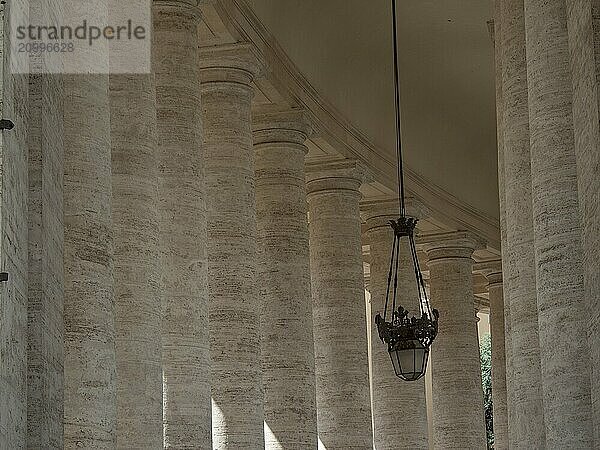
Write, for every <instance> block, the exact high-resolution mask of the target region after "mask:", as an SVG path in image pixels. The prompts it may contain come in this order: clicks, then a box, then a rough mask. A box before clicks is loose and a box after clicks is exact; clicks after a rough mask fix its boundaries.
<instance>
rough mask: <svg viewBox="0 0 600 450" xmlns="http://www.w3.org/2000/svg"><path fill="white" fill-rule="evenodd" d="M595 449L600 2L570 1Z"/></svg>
mask: <svg viewBox="0 0 600 450" xmlns="http://www.w3.org/2000/svg"><path fill="white" fill-rule="evenodd" d="M567 11H568V20H569V22H568V24H569V47H570V52H571V72H572V79H573V123H574V130H575V155H576V160H577V181H578V187H579V210H580V216H581V236H582V244H583V268H584V287H585V297H586V299H587V300H588V302H589V306H588V308H589V309H588V310H589V311H590V313H591V314H590V316H589V347H590V356H591V359H590V360H591V364H592V366H591V370H592V376H591V380H592V407H593V422H594V437H595V439H594V441H595V448H600V269H599V268H600V176H599V175H598V174H599V173H600V149H599V146H600V130H599V114H598V109H599V105H598V102H599V101H600V96H599V95H598V82H599V80H600V2H599V1H598V0H579V1H573V0H569V1H567Z"/></svg>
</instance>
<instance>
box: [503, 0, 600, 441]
mask: <svg viewBox="0 0 600 450" xmlns="http://www.w3.org/2000/svg"><path fill="white" fill-rule="evenodd" d="M525 25H526V28H525V29H526V33H527V78H528V83H529V122H530V142H531V178H532V201H533V224H534V247H535V263H536V277H537V305H538V323H539V338H540V353H541V368H542V380H543V393H544V420H545V425H546V442H547V446H548V447H549V448H591V447H592V434H593V431H592V420H591V398H590V377H589V350H588V345H587V324H588V317H587V308H586V303H585V299H584V291H583V266H582V247H581V233H580V216H579V205H578V195H577V168H576V163H575V149H574V136H573V109H572V106H573V105H572V82H571V73H570V70H569V49H568V40H567V12H566V5H565V2H564V1H563V0H525ZM512 313H513V311H512V310H511V314H512ZM513 322H514V316H513ZM513 337H514V333H513ZM513 345H514V344H513ZM530 419H531V418H529V420H530Z"/></svg>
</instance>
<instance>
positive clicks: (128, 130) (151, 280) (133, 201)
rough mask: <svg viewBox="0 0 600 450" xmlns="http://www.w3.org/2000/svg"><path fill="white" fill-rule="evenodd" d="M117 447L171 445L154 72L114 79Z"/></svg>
mask: <svg viewBox="0 0 600 450" xmlns="http://www.w3.org/2000/svg"><path fill="white" fill-rule="evenodd" d="M110 108H111V109H110V111H111V115H110V123H111V145H112V195H113V208H112V213H113V214H112V219H113V232H114V241H115V324H116V326H115V328H116V358H117V448H122V449H157V448H161V447H162V445H163V433H162V404H163V402H162V398H163V397H162V390H163V389H162V388H163V387H162V362H161V355H162V351H161V338H160V334H161V323H162V321H161V301H160V292H159V284H160V283H159V282H160V272H159V242H158V238H159V230H158V178H157V174H158V164H157V153H156V98H155V86H154V75H150V74H147V75H146V74H141V75H121V74H113V75H111V76H110Z"/></svg>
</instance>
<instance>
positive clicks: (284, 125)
mask: <svg viewBox="0 0 600 450" xmlns="http://www.w3.org/2000/svg"><path fill="white" fill-rule="evenodd" d="M252 132H253V134H254V145H260V144H270V143H276V142H286V143H290V144H297V145H302V146H304V143H305V142H306V140H307V139H308V138H309V136H310V135H311V134H312V124H311V121H310V118H309V117H308V114H307V113H306V111H304V110H302V109H288V110H284V111H272V110H265V109H259V110H257V111H255V112H254V113H253V117H252ZM305 150H306V148H305Z"/></svg>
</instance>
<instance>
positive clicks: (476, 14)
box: [248, 0, 499, 218]
mask: <svg viewBox="0 0 600 450" xmlns="http://www.w3.org/2000/svg"><path fill="white" fill-rule="evenodd" d="M248 1H249V3H250V5H251V6H252V7H253V9H254V11H255V13H256V14H257V16H258V17H259V18H260V20H261V21H262V23H263V24H264V25H265V26H266V27H267V28H268V29H269V31H270V32H271V33H272V34H273V35H274V37H275V38H276V39H277V41H278V43H279V44H280V45H281V47H282V48H283V49H284V50H285V52H286V53H287V54H288V56H289V57H290V58H291V59H292V61H293V62H294V63H295V64H296V66H297V67H298V69H299V70H300V71H301V72H302V74H303V75H304V76H305V77H306V78H307V80H308V81H309V82H310V83H311V85H312V86H313V87H314V88H315V89H316V90H317V91H318V92H319V94H320V95H321V96H322V97H323V98H324V99H326V100H327V101H328V102H329V103H331V104H332V105H333V106H334V107H335V108H336V109H337V110H338V111H340V113H341V114H342V115H343V116H344V117H346V118H347V119H348V120H349V121H350V122H351V123H352V124H353V125H354V126H355V127H357V128H358V129H359V130H360V131H361V132H362V133H363V134H364V135H365V136H367V137H368V138H369V139H370V140H371V142H372V143H373V144H375V145H376V146H378V147H380V148H382V149H384V150H385V151H386V152H389V154H390V158H392V157H393V156H392V155H393V154H394V141H395V137H394V117H393V108H394V105H393V78H392V64H391V63H392V60H391V55H392V47H391V45H392V38H391V31H390V3H389V1H388V0H372V1H369V2H367V1H365V0H248ZM398 7H399V17H398V18H399V27H400V36H399V40H400V64H401V69H400V72H401V97H402V119H403V142H404V146H405V147H404V148H405V159H406V162H407V164H408V166H409V167H410V168H411V169H412V170H413V171H415V172H417V173H418V174H419V175H421V176H422V177H424V178H425V179H427V180H429V181H430V182H432V183H434V184H436V185H437V186H439V187H441V188H442V189H444V190H446V191H447V192H449V193H450V194H451V195H453V196H455V197H457V198H458V199H459V200H461V201H463V202H465V203H467V204H468V205H470V206H471V207H473V208H475V209H477V210H479V211H480V212H482V213H484V214H485V215H487V216H490V217H493V218H498V216H499V213H498V187H497V160H496V135H495V133H496V131H495V129H496V124H495V110H494V108H495V107H494V96H495V93H494V73H493V70H494V68H493V64H494V63H493V44H492V41H491V38H490V35H489V31H488V26H487V21H488V20H489V19H490V18H491V16H492V12H491V1H490V0H444V1H441V2H440V1H433V0H400V1H399V2H398Z"/></svg>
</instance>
